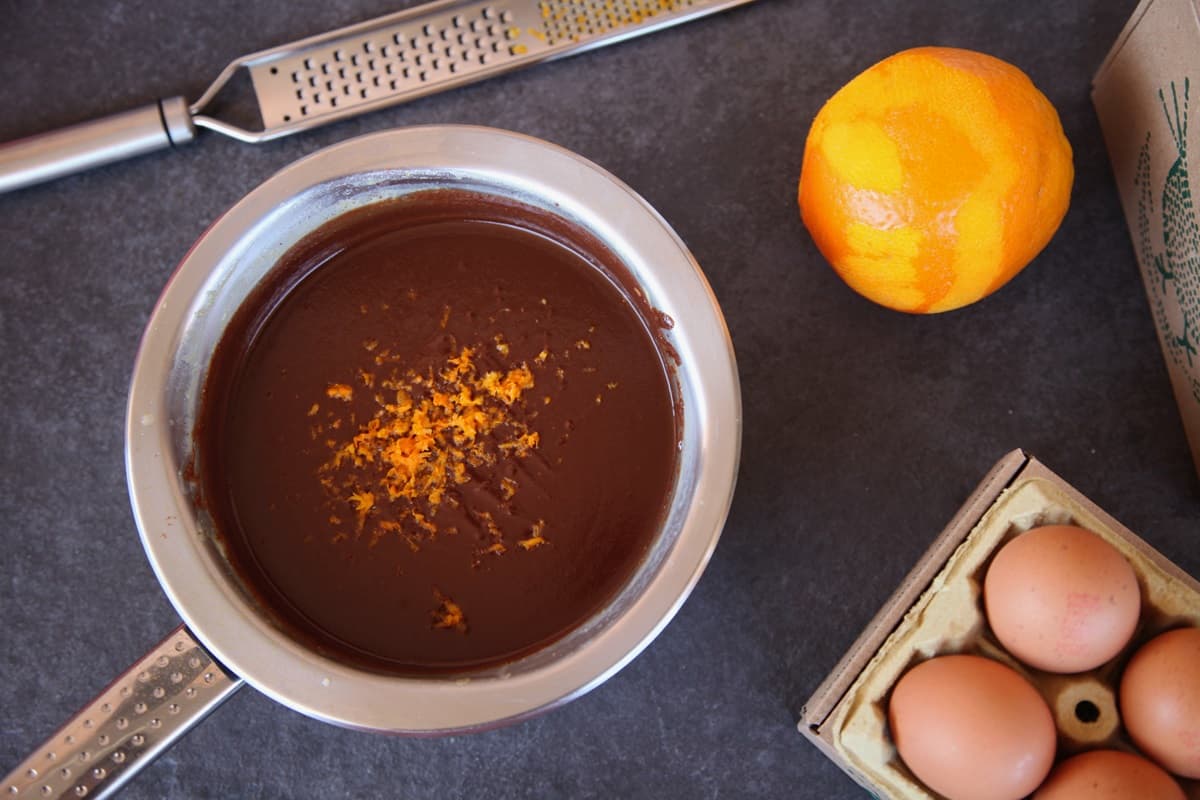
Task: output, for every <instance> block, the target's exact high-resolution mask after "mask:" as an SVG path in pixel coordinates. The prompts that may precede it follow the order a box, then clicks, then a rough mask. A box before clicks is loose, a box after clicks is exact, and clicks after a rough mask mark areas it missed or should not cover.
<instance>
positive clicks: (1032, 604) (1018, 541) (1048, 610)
mask: <svg viewBox="0 0 1200 800" xmlns="http://www.w3.org/2000/svg"><path fill="white" fill-rule="evenodd" d="M983 597H984V605H985V607H986V611H987V619H988V624H989V625H991V628H992V632H993V633H994V634H995V635H996V638H997V639H999V640H1000V644H1002V645H1003V646H1004V648H1005V649H1006V650H1008V652H1009V653H1011V654H1012V655H1013V656H1015V657H1016V658H1017V659H1019V660H1020V661H1022V662H1024V663H1026V664H1028V665H1030V666H1031V667H1037V668H1038V669H1043V670H1046V671H1048V672H1063V673H1071V672H1084V671H1086V670H1089V669H1094V668H1096V667H1098V666H1100V665H1101V664H1103V663H1105V662H1106V661H1108V660H1110V659H1111V658H1113V657H1114V656H1115V655H1117V653H1119V652H1120V651H1121V648H1123V647H1124V646H1125V645H1126V644H1128V643H1129V639H1130V637H1131V636H1133V631H1134V629H1135V628H1136V627H1137V623H1138V615H1139V613H1140V612H1141V605H1142V599H1141V590H1140V589H1139V588H1138V582H1137V576H1136V575H1135V574H1134V572H1133V567H1131V566H1130V565H1129V562H1128V561H1126V560H1125V557H1124V556H1122V555H1121V554H1120V552H1118V551H1117V549H1116V548H1115V547H1113V546H1112V545H1111V544H1109V543H1108V542H1106V541H1104V540H1103V539H1101V538H1100V537H1099V536H1097V535H1096V534H1094V533H1092V532H1091V531H1087V530H1084V529H1083V528H1077V527H1075V526H1073V525H1047V526H1045V527H1041V528H1034V529H1033V530H1030V531H1028V532H1026V533H1023V534H1021V535H1020V536H1017V537H1016V538H1015V539H1013V540H1012V541H1010V542H1009V543H1008V544H1006V545H1004V547H1002V548H1000V552H998V553H997V554H996V556H995V558H993V559H992V563H991V566H989V567H988V571H987V575H986V576H985V578H984V585H983Z"/></svg>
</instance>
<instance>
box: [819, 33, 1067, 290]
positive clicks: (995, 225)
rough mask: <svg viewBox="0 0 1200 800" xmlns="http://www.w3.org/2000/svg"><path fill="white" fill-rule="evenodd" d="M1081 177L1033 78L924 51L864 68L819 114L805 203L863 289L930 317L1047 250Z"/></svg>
mask: <svg viewBox="0 0 1200 800" xmlns="http://www.w3.org/2000/svg"><path fill="white" fill-rule="evenodd" d="M1073 179H1074V168H1073V167H1072V163H1071V145H1070V143H1069V142H1068V141H1067V138H1066V136H1065V135H1064V134H1063V129H1062V124H1061V123H1060V122H1059V118H1058V113H1057V112H1056V111H1055V110H1054V107H1053V106H1052V105H1051V104H1050V101H1049V100H1047V99H1046V97H1045V95H1043V94H1042V93H1041V92H1040V91H1038V89H1037V87H1035V86H1034V85H1033V83H1032V82H1031V81H1030V80H1029V78H1028V77H1027V76H1026V75H1025V73H1023V72H1022V71H1021V70H1019V69H1017V68H1016V67H1014V66H1013V65H1011V64H1008V63H1006V62H1004V61H1001V60H1000V59H997V58H993V57H992V56H988V55H985V54H983V53H977V52H973V51H970V50H960V49H956V48H948V47H921V48H916V49H913V50H905V51H903V52H901V53H897V54H896V55H894V56H891V57H890V58H887V59H885V60H883V61H881V62H879V63H878V64H875V65H874V66H872V67H870V68H869V69H867V70H866V71H865V72H863V73H862V74H860V75H858V76H857V77H856V78H854V79H853V80H852V81H850V83H848V84H846V85H845V86H844V87H842V89H841V90H839V91H838V92H837V94H835V95H834V96H833V97H831V98H830V99H829V101H828V102H826V104H825V106H824V107H823V108H822V109H821V110H820V112H819V113H818V114H817V117H816V119H815V120H814V121H813V124H812V128H811V129H810V131H809V134H808V140H807V142H806V144H805V148H804V164H803V167H802V170H801V176H800V192H799V202H800V212H801V216H802V217H803V219H804V224H805V225H806V226H807V227H808V230H809V232H810V233H811V234H812V236H813V239H814V240H815V241H816V244H817V247H818V248H820V250H821V253H822V254H823V255H824V256H825V258H826V259H828V260H829V263H830V264H832V265H833V268H834V269H835V270H836V271H837V273H838V274H839V275H840V276H841V277H842V279H843V280H844V281H846V283H847V284H849V285H850V287H851V288H853V289H854V290H855V291H857V292H859V293H860V294H862V295H864V296H865V297H867V298H869V299H871V300H874V301H875V302H877V303H880V304H882V305H884V306H887V307H889V308H894V309H896V310H899V311H907V312H911V313H936V312H940V311H949V310H950V309H954V308H960V307H962V306H965V305H967V304H969V303H973V302H975V301H977V300H979V299H981V298H983V297H986V296H987V295H989V294H991V293H992V292H994V291H996V290H997V289H999V288H1000V287H1001V286H1003V285H1004V284H1005V283H1007V282H1008V281H1009V280H1010V279H1012V277H1013V276H1014V275H1016V274H1017V273H1018V272H1020V271H1021V269H1023V268H1024V267H1025V265H1026V264H1028V263H1029V262H1030V261H1031V260H1032V259H1033V258H1034V256H1036V255H1037V254H1038V253H1039V252H1041V250H1042V248H1043V247H1045V246H1046V244H1047V243H1048V242H1049V241H1050V238H1051V237H1052V236H1053V235H1054V232H1055V231H1056V230H1058V226H1059V223H1061V222H1062V219H1063V216H1064V215H1065V214H1066V211H1067V206H1068V204H1069V202H1070V195H1071V183H1072V180H1073Z"/></svg>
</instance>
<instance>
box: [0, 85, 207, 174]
mask: <svg viewBox="0 0 1200 800" xmlns="http://www.w3.org/2000/svg"><path fill="white" fill-rule="evenodd" d="M195 136H196V128H195V126H193V124H192V118H191V114H190V112H189V111H188V107H187V103H186V102H185V101H184V99H183V98H182V97H172V98H170V99H168V100H160V101H158V102H155V103H151V104H150V105H147V106H143V107H141V108H138V109H134V110H133V111H125V112H123V113H120V114H113V115H112V116H108V117H102V118H101V119H97V120H92V121H91V122H83V123H80V124H79V125H72V126H71V127H69V128H62V129H61V130H56V131H50V132H49V133H42V134H39V135H37V136H30V137H28V138H25V139H19V140H17V141H15V142H9V143H7V144H2V145H0V192H8V191H12V190H13V189H20V188H23V187H25V186H32V185H33V184H35V183H42V182H43V181H48V180H53V179H54V178H60V177H62V176H63V175H69V174H71V173H73V172H82V171H83V170H86V169H92V168H93V167H99V166H101V165H103V164H109V163H111V162H113V161H120V160H123V159H126V158H132V157H134V156H139V155H142V154H143V153H150V152H153V151H155V150H163V149H165V148H168V147H173V146H175V145H179V144H185V143H187V142H190V141H191V140H192V139H194V138H195Z"/></svg>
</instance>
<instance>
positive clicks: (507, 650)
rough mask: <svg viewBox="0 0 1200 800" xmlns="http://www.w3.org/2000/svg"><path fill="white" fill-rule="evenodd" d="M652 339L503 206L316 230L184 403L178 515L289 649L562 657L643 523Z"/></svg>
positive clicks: (471, 199) (429, 208)
mask: <svg viewBox="0 0 1200 800" xmlns="http://www.w3.org/2000/svg"><path fill="white" fill-rule="evenodd" d="M662 320H663V316H662V315H661V314H659V313H658V312H656V311H655V310H654V309H652V308H650V307H649V306H648V304H647V303H646V301H645V299H644V297H643V296H642V294H641V292H640V291H637V290H636V284H635V282H634V281H633V279H632V277H631V276H630V275H629V274H628V272H627V271H626V269H625V268H624V267H623V266H622V265H621V264H620V263H619V261H618V260H617V259H616V258H615V256H613V254H612V253H611V252H610V251H608V250H607V249H606V248H605V247H603V246H602V245H601V244H600V243H599V242H597V241H596V240H595V239H594V238H592V237H591V236H590V235H589V234H587V233H586V232H584V231H582V230H580V229H578V228H577V227H575V226H573V225H570V224H569V223H566V222H564V221H563V220H561V219H559V218H557V217H555V216H553V215H551V214H548V213H546V212H544V211H540V210H537V209H533V208H530V207H527V206H524V205H521V204H518V203H514V202H511V201H505V200H499V199H497V198H494V197H490V196H485V195H481V194H475V193H470V192H465V191H458V190H439V191H429V192H420V193H416V194H413V195H409V196H407V197H405V198H402V199H399V200H394V201H387V202H383V203H378V204H375V205H371V206H367V207H365V208H362V209H359V210H356V211H353V212H350V213H348V214H346V215H344V216H342V217H339V218H337V219H335V220H333V221H331V222H330V223H327V224H326V225H325V226H324V227H322V228H321V229H319V230H318V231H316V232H315V233H313V234H312V235H310V236H309V237H307V238H306V239H305V240H303V241H302V242H300V243H299V244H298V245H296V246H295V247H294V248H293V249H292V250H291V251H289V252H288V253H287V254H286V255H285V256H284V258H283V259H281V261H280V263H279V264H278V265H277V267H276V268H275V269H274V270H273V271H272V273H271V275H270V276H269V277H268V279H267V280H265V281H264V282H263V283H262V284H261V285H260V286H259V287H258V289H256V291H255V293H254V294H253V295H252V296H251V297H250V298H249V299H248V300H247V302H246V303H244V304H243V306H242V307H241V309H239V311H238V312H237V314H236V315H235V317H234V319H233V320H232V321H231V323H230V325H229V327H228V329H227V331H226V333H225V335H224V337H223V338H222V340H221V343H220V345H219V346H218V348H217V350H216V352H215V354H214V357H213V360H212V364H211V367H210V370H209V376H208V379H207V381H206V384H205V387H204V393H203V400H202V406H201V410H200V414H199V419H198V423H197V426H196V431H195V434H194V437H195V448H196V452H197V453H199V454H200V456H201V457H200V458H199V459H198V466H199V470H198V472H199V475H198V477H199V484H200V494H201V495H202V499H203V504H204V506H205V508H206V509H207V511H208V512H209V514H210V515H211V517H212V519H213V521H214V524H215V526H216V530H217V536H218V539H219V540H220V542H221V544H222V545H223V549H224V550H225V551H226V553H227V554H228V557H229V560H230V563H231V565H232V567H233V569H234V572H235V573H236V574H237V575H238V576H239V577H240V579H241V581H242V583H243V584H244V586H245V587H246V589H247V590H248V592H249V594H251V595H252V596H253V597H254V598H256V599H257V601H258V602H259V603H260V604H261V605H263V606H264V607H265V608H266V609H268V611H269V612H270V613H271V615H272V617H273V618H275V619H276V620H277V622H278V624H279V625H280V626H281V628H282V629H284V630H285V631H287V632H288V633H289V634H290V635H292V636H293V637H294V638H297V639H298V640H300V641H302V642H304V643H306V644H307V645H309V646H311V647H313V648H315V649H317V650H319V651H320V652H324V653H326V654H328V655H330V656H332V657H334V658H338V659H340V660H343V661H348V662H351V663H355V664H358V665H360V666H364V667H367V668H370V669H376V670H380V671H385V672H393V673H400V674H420V673H428V672H460V671H464V670H471V669H477V668H482V667H487V666H492V665H496V664H500V663H504V662H505V661H509V660H512V659H514V658H517V657H520V656H521V655H524V654H526V653H529V652H532V651H534V650H536V649H539V648H541V647H543V646H545V645H546V644H548V643H550V642H553V641H554V640H556V639H558V638H561V637H562V636H563V635H565V634H566V633H568V632H570V631H571V630H572V629H574V628H575V627H577V626H578V625H579V624H581V623H583V622H584V621H586V620H587V619H588V618H589V617H591V616H592V615H593V614H595V613H596V612H597V611H599V610H600V609H601V608H602V607H603V606H604V605H605V604H606V603H607V602H608V601H609V600H610V599H611V598H612V597H613V596H614V595H615V594H616V593H617V592H618V591H619V590H620V588H621V587H622V586H623V585H624V584H625V583H626V582H627V581H628V580H629V578H630V577H631V576H632V575H633V573H634V572H635V571H636V570H637V568H638V566H639V564H640V563H641V562H642V560H643V559H644V557H645V556H646V554H647V552H648V550H649V548H650V545H651V543H652V540H653V538H654V536H655V534H656V533H657V531H658V528H659V526H660V525H661V524H662V521H663V519H664V517H665V514H666V510H667V505H668V502H669V499H670V492H671V487H672V485H673V483H674V480H675V476H676V473H677V469H678V464H677V462H678V448H677V443H678V439H679V436H680V430H681V418H680V409H679V407H678V405H677V392H676V391H675V389H674V381H673V379H672V377H671V371H670V369H669V368H668V367H667V366H666V363H667V362H668V361H669V360H670V356H665V353H666V352H668V348H667V347H666V346H665V341H664V339H663V336H664V330H663V329H662V328H661V327H660V324H661V323H662ZM664 356H665V357H664Z"/></svg>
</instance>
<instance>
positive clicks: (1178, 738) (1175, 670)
mask: <svg viewBox="0 0 1200 800" xmlns="http://www.w3.org/2000/svg"><path fill="white" fill-rule="evenodd" d="M1121 717H1122V719H1123V720H1124V722H1125V730H1126V731H1128V732H1129V736H1130V737H1131V738H1132V739H1133V741H1134V744H1136V745H1137V746H1138V747H1139V748H1140V749H1141V750H1142V752H1144V753H1145V754H1146V755H1148V756H1150V757H1151V758H1152V759H1154V760H1155V761H1157V762H1158V763H1159V764H1161V765H1162V766H1164V767H1166V768H1167V769H1168V770H1169V771H1171V772H1174V773H1175V774H1176V775H1182V776H1183V777H1185V778H1200V628H1179V629H1178V630H1173V631H1168V632H1166V633H1164V634H1160V635H1159V636H1156V637H1154V638H1153V639H1151V640H1150V641H1149V642H1147V643H1146V644H1144V645H1142V646H1141V648H1140V649H1139V650H1138V651H1137V652H1136V653H1134V654H1133V658H1132V659H1130V661H1129V665H1128V666H1127V667H1125V674H1124V675H1122V676H1121Z"/></svg>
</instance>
